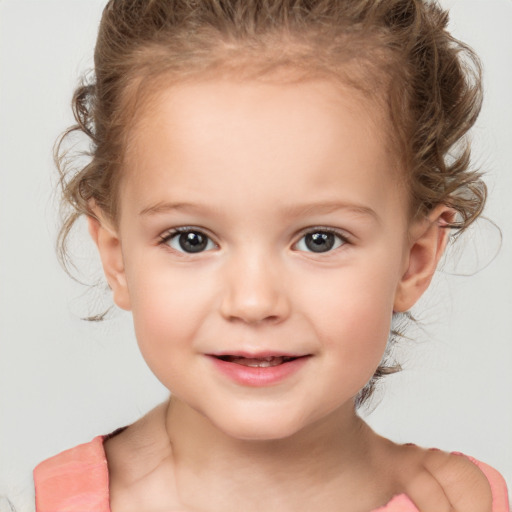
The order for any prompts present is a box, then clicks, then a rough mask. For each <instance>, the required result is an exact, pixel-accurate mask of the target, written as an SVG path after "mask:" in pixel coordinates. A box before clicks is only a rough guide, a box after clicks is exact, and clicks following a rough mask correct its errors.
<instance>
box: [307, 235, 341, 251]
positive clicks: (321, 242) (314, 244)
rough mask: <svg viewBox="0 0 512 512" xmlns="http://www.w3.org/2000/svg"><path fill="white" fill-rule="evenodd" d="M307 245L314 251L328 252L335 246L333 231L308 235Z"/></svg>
mask: <svg viewBox="0 0 512 512" xmlns="http://www.w3.org/2000/svg"><path fill="white" fill-rule="evenodd" d="M306 245H307V247H308V249H309V250H311V251H313V252H326V251H330V250H331V249H332V248H333V247H334V235H333V234H332V233H311V234H309V235H306Z"/></svg>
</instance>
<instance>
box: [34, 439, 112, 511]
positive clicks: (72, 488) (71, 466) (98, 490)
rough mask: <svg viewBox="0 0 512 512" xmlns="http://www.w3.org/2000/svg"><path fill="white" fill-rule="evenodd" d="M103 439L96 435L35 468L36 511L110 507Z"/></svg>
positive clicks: (107, 508)
mask: <svg viewBox="0 0 512 512" xmlns="http://www.w3.org/2000/svg"><path fill="white" fill-rule="evenodd" d="M104 439H105V438H104V436H98V437H95V438H94V439H93V440H92V441H90V442H89V443H85V444H81V445H79V446H76V447H75V448H71V449H69V450H66V451H64V452H62V453H60V454H58V455H55V456H53V457H51V458H49V459H47V460H45V461H43V462H41V463H40V464H39V465H38V466H37V467H36V468H35V469H34V485H35V493H36V510H37V512H53V511H55V510H59V512H68V511H69V512H71V511H76V510H80V509H82V510H83V507H84V506H86V507H89V509H91V510H95V511H97V512H108V511H109V510H110V508H109V495H108V468H107V459H106V456H105V450H104V448H103V441H104Z"/></svg>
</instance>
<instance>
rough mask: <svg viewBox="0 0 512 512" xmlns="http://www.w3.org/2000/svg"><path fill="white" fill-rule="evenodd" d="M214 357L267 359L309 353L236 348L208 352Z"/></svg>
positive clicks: (300, 355) (299, 355)
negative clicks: (250, 350)
mask: <svg viewBox="0 0 512 512" xmlns="http://www.w3.org/2000/svg"><path fill="white" fill-rule="evenodd" d="M207 355H209V356H213V357H223V356H234V357H244V358H246V359H265V358H267V357H294V358H297V357H303V356H307V355H309V354H297V353H293V352H276V351H274V350H265V351H261V352H246V351H243V350H235V351H232V352H230V351H222V352H212V353H209V354H207Z"/></svg>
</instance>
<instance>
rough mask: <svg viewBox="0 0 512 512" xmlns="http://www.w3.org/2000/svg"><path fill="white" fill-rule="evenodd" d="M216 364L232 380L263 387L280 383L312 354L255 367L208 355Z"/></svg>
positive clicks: (245, 384) (297, 369) (301, 365)
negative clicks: (274, 364)
mask: <svg viewBox="0 0 512 512" xmlns="http://www.w3.org/2000/svg"><path fill="white" fill-rule="evenodd" d="M208 357H209V358H210V360H211V361H212V362H213V364H214V366H215V367H216V368H217V369H218V370H219V371H220V372H221V373H223V374H224V375H226V376H227V377H229V378H230V379H231V380H233V381H235V382H237V383H238V384H242V385H244V386H252V387H263V386H272V385H273V384H278V383H279V382H282V381H283V380H285V379H287V378H288V377H290V376H291V375H293V374H294V373H296V372H298V371H299V370H300V369H301V368H302V367H303V366H304V365H305V364H306V362H307V361H308V359H309V357H310V356H304V357H298V358H297V359H293V360H292V361H287V362H286V363H282V364H278V365H277V366H265V367H253V366H244V365H241V364H237V363H230V362H229V361H223V360H222V359H219V358H217V357H214V356H208Z"/></svg>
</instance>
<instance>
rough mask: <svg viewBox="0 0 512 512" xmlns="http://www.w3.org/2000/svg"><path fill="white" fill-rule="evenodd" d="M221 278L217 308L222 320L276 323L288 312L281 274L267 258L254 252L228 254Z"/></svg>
mask: <svg viewBox="0 0 512 512" xmlns="http://www.w3.org/2000/svg"><path fill="white" fill-rule="evenodd" d="M224 278H225V280H224V283H223V284H224V286H223V290H224V292H223V296H222V298H221V304H220V312H221V315H222V316H223V317H224V318H225V319H226V320H228V321H231V322H233V321H240V322H243V323H246V324H259V323H263V322H264V323H279V322H282V321H283V320H284V319H286V318H287V317H288V315H289V314H290V302H289V298H288V295H287V286H286V282H285V276H284V274H283V271H282V269H281V268H280V266H279V265H278V264H277V262H275V261H274V262H272V261H270V258H266V257H265V256H264V255H261V254H260V255H258V254H255V253H252V254H247V255H245V256H244V255H240V256H239V257H236V258H232V259H231V261H230V262H229V264H227V269H226V273H225V274H224Z"/></svg>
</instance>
